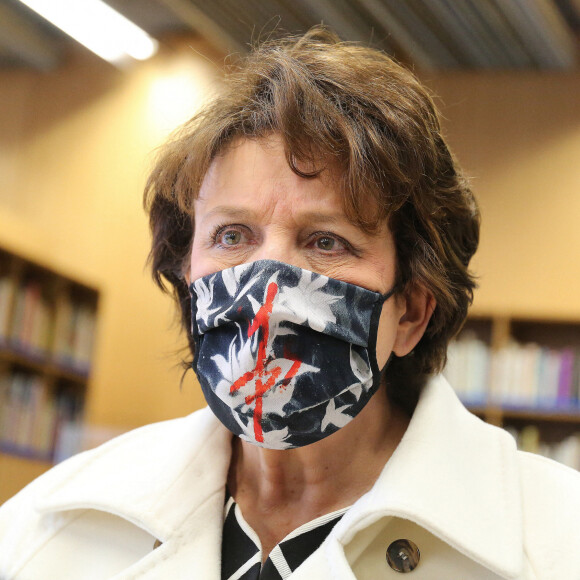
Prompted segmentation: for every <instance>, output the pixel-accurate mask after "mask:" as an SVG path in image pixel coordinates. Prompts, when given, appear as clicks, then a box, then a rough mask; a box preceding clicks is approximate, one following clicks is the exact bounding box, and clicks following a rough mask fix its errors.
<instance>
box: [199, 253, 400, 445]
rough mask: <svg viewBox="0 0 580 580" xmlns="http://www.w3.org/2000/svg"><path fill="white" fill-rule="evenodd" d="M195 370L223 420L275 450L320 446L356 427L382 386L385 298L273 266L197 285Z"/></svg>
mask: <svg viewBox="0 0 580 580" xmlns="http://www.w3.org/2000/svg"><path fill="white" fill-rule="evenodd" d="M190 290H191V296H192V332H193V337H194V341H195V359H194V361H193V368H194V370H195V372H196V374H197V377H198V379H199V382H200V383H201V387H202V390H203V393H204V396H205V399H206V401H207V403H208V405H209V407H210V408H211V410H212V411H213V412H214V414H215V415H216V416H217V417H218V419H220V421H221V422H222V423H223V424H224V425H225V426H226V427H227V428H228V429H229V430H230V431H232V432H233V433H234V434H235V435H238V436H239V437H241V438H242V439H244V440H246V441H249V442H250V443H254V444H256V445H259V446H261V447H266V448H269V449H290V448H293V447H302V446H304V445H308V444H309V443H314V442H316V441H319V440H320V439H323V438H324V437H327V436H328V435H331V434H332V433H334V432H335V431H337V430H338V429H340V428H341V427H344V425H346V424H347V423H348V422H349V421H351V420H352V419H353V418H354V417H356V415H357V414H358V413H360V411H361V410H362V409H363V407H364V406H365V405H366V403H367V402H368V401H369V399H370V398H371V397H372V395H373V394H374V393H375V392H376V390H377V389H378V387H379V384H380V376H381V371H380V369H379V368H378V366H377V360H376V342H377V331H378V325H379V317H380V314H381V309H382V306H383V303H384V301H385V300H387V299H388V298H389V297H390V296H392V294H393V291H394V290H391V291H390V292H389V293H387V294H385V295H382V294H379V293H377V292H372V291H370V290H366V289H365V288H361V287H360V286H355V285H353V284H348V283H346V282H342V281H340V280H334V279H332V278H327V277H326V276H322V275H320V274H315V273H313V272H309V271H308V270H303V269H301V268H297V267H295V266H290V265H288V264H284V263H282V262H276V261H274V260H260V261H258V262H253V263H250V264H242V265H240V266H235V267H234V268H229V269H227V270H223V271H221V272H216V273H215V274H211V275H209V276H205V277H203V278H199V279H198V280H196V281H195V282H193V283H192V284H191V286H190Z"/></svg>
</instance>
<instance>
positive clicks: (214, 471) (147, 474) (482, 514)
mask: <svg viewBox="0 0 580 580" xmlns="http://www.w3.org/2000/svg"><path fill="white" fill-rule="evenodd" d="M230 442H231V435H230V434H229V433H228V432H227V431H226V430H225V428H223V427H222V426H221V424H220V423H219V422H218V421H217V420H216V419H215V418H214V417H213V415H212V414H211V412H210V411H209V410H207V409H204V410H201V411H198V412H196V413H194V414H192V415H190V416H188V417H185V418H182V419H176V420H173V421H167V422H164V423H159V424H154V425H149V426H146V427H144V428H141V429H138V430H136V431H133V432H130V433H128V434H126V435H123V436H121V437H119V438H117V439H114V440H113V441H110V442H109V443H107V444H105V445H103V446H101V447H100V448H97V449H96V450H92V451H89V452H86V453H83V454H80V455H78V456H76V457H73V458H72V459H71V460H69V461H66V462H64V463H62V464H60V465H58V466H57V467H56V468H54V469H53V470H51V471H50V472H48V473H47V474H45V475H44V476H42V477H41V478H39V479H38V480H36V481H35V482H33V483H32V484H31V485H29V486H28V487H27V488H26V489H25V490H23V491H22V492H20V493H19V494H18V495H17V496H16V497H15V498H13V499H12V500H10V501H9V502H7V503H6V504H5V505H4V506H3V507H2V508H0V578H1V579H2V580H13V579H18V580H44V579H52V578H58V579H59V580H70V579H75V580H90V579H99V580H104V579H107V578H115V579H116V580H121V579H122V580H129V579H133V578H138V579H142V580H149V579H156V580H160V579H161V580H168V579H171V580H180V579H200V580H218V579H219V577H220V551H221V530H222V512H223V503H224V489H225V482H226V475H227V470H228V465H229V462H230ZM155 539H159V540H161V541H162V542H163V544H162V545H161V546H160V547H158V548H156V549H153V544H154V541H155ZM398 539H408V540H411V541H412V542H414V544H416V546H417V547H418V549H419V552H420V560H419V563H418V565H417V567H416V568H415V569H414V570H413V571H412V572H411V573H410V574H411V575H410V576H409V578H410V579H412V580H427V579H429V580H444V579H445V580H497V579H500V578H501V579H513V580H516V579H517V580H580V474H579V473H578V472H576V471H574V470H572V469H569V468H567V467H564V466H561V465H559V464H556V463H554V462H552V461H549V460H547V459H544V458H542V457H539V456H535V455H530V454H526V453H522V452H519V451H517V450H516V448H515V444H514V441H513V440H512V438H511V437H510V436H509V435H508V434H507V433H505V432H504V431H502V430H500V429H498V428H495V427H492V426H490V425H487V424H485V423H483V422H482V421H480V420H479V419H477V418H476V417H474V416H473V415H471V414H470V413H469V412H468V411H467V410H466V409H465V408H464V407H463V406H462V405H461V403H460V402H459V401H458V399H457V398H456V396H455V394H454V393H453V391H452V389H451V388H450V387H449V386H448V384H447V383H446V382H445V380H444V379H442V378H441V377H438V378H435V379H433V380H432V381H431V382H430V383H429V384H428V385H427V387H426V389H425V391H424V392H423V394H422V396H421V399H420V401H419V404H418V406H417V409H416V411H415V413H414V415H413V418H412V420H411V423H410V425H409V427H408V429H407V431H406V433H405V435H404V437H403V439H402V441H401V442H400V444H399V446H398V447H397V449H396V451H395V453H394V454H393V456H392V457H391V459H390V460H389V461H388V462H387V464H386V466H385V468H384V470H383V472H382V473H381V475H380V477H379V479H378V480H377V482H376V484H375V485H374V487H373V488H372V489H371V490H370V491H369V492H368V493H367V494H365V495H364V496H363V497H361V498H360V500H359V501H357V502H356V503H355V504H354V505H353V506H352V508H351V509H350V510H349V511H348V512H347V513H346V514H345V515H344V517H343V518H342V519H341V520H340V522H339V523H338V524H337V525H336V526H335V527H334V529H333V530H332V532H331V533H330V535H329V536H328V538H327V539H326V540H325V541H324V543H323V544H322V546H321V547H320V548H318V549H317V550H316V551H315V552H314V554H313V555H312V556H311V557H310V558H308V559H307V560H306V561H305V562H304V563H303V564H302V565H301V566H300V567H299V568H298V569H297V570H296V571H295V572H294V573H293V574H292V576H291V579H292V580H318V579H326V578H329V579H333V580H354V579H355V578H358V579H362V580H367V579H368V580H380V579H383V578H384V579H397V580H400V579H401V578H402V577H403V576H402V575H401V573H400V572H395V571H394V570H393V569H391V567H390V566H389V564H387V562H386V559H385V552H386V549H387V547H388V546H389V545H390V544H391V543H392V542H393V541H395V540H398Z"/></svg>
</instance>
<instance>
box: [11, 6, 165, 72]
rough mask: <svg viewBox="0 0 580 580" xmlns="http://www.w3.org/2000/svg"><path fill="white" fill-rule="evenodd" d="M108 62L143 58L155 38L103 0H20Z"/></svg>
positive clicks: (152, 50)
mask: <svg viewBox="0 0 580 580" xmlns="http://www.w3.org/2000/svg"><path fill="white" fill-rule="evenodd" d="M20 1H21V2H22V3H23V4H26V5H27V6H28V7H29V8H32V10H34V11H35V12H38V14H40V15H41V16H42V17H44V18H46V19H47V20H48V21H50V22H52V24H54V25H55V26H57V27H58V28H60V29H61V30H62V31H63V32H66V33H67V34H68V35H69V36H72V37H73V38H74V39H75V40H77V41H78V42H80V43H81V44H84V45H85V46H86V47H87V48H88V49H89V50H92V51H93V52H94V53H95V54H97V55H99V56H100V57H101V58H104V59H105V60H108V61H109V62H111V63H113V64H116V65H119V64H122V63H123V62H125V61H127V57H132V58H135V59H137V60H145V59H147V58H149V57H150V56H153V55H154V54H155V52H156V51H157V41H156V40H155V39H154V38H151V37H150V36H149V35H148V34H147V33H146V32H145V31H144V30H142V29H141V28H139V27H138V26H137V25H136V24H133V22H131V21H130V20H128V19H127V18H125V17H124V16H123V15H121V14H119V13H118V12H117V11H116V10H113V8H111V7H110V6H109V5H108V4H105V2H102V0H20Z"/></svg>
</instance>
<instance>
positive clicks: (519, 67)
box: [0, 0, 580, 502]
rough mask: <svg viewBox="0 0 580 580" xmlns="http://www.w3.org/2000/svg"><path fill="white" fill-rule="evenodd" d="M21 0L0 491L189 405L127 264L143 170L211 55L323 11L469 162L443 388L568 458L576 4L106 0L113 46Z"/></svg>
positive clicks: (579, 246)
mask: <svg viewBox="0 0 580 580" xmlns="http://www.w3.org/2000/svg"><path fill="white" fill-rule="evenodd" d="M35 4H38V5H39V4H45V5H46V4H49V5H50V6H51V7H52V8H53V10H52V12H53V14H52V16H53V17H54V18H55V19H56V20H59V26H62V27H64V28H65V29H66V30H68V34H67V33H65V32H63V31H62V30H61V29H60V28H58V27H57V26H55V25H54V24H51V23H49V22H48V21H47V20H46V19H45V18H44V17H42V16H40V15H39V14H38V13H37V12H36V10H38V9H39V8H38V6H35ZM30 5H31V6H32V7H29V6H25V5H24V4H23V3H21V2H19V1H18V0H0V502H2V501H4V500H5V499H7V498H8V497H9V496H10V495H11V494H13V493H15V492H16V491H17V490H18V489H20V488H21V487H22V486H23V485H25V484H26V483H27V482H28V481H30V480H31V479H32V478H33V477H35V476H36V475H38V474H40V473H42V471H44V470H46V469H48V468H49V467H50V466H51V465H52V464H53V463H54V462H55V461H59V460H61V459H62V458H64V457H66V456H68V455H70V454H72V453H75V452H77V451H79V450H81V449H84V448H88V447H91V446H93V445H96V444H98V443H100V442H102V441H105V440H107V439H108V438H110V437H112V436H114V435H116V434H118V433H121V432H123V431H126V430H128V429H131V428H134V427H137V426H140V425H143V424H145V423H150V422H153V421H160V420H164V419H170V418H173V417H177V416H181V415H185V414H187V413H190V412H191V411H193V410H195V409H197V408H199V407H200V406H202V405H203V398H202V395H201V392H200V391H199V388H198V386H197V385H196V383H195V380H194V378H193V373H191V372H190V373H188V374H187V375H186V376H185V379H184V380H183V383H181V379H182V375H183V369H182V368H181V367H180V364H179V363H180V360H181V355H182V353H181V352H180V350H181V349H182V348H183V339H182V337H180V335H179V332H178V327H177V324H176V321H175V317H174V312H173V305H172V303H171V301H170V299H169V298H168V297H167V296H163V295H162V294H161V293H160V292H159V290H158V289H157V288H156V287H154V285H153V283H152V281H151V279H150V276H149V274H148V271H147V269H146V265H145V264H146V259H147V254H148V244H149V234H148V225H147V220H146V216H145V214H144V212H143V210H142V201H141V197H142V191H143V186H144V182H145V179H146V176H147V171H148V168H149V167H150V166H151V164H152V161H153V159H154V155H155V149H156V147H158V146H159V145H160V144H161V143H163V141H164V140H165V139H166V138H167V136H168V135H169V133H170V132H171V130H172V129H174V128H175V127H176V126H177V125H179V124H180V123H182V122H184V121H185V120H187V119H188V118H190V117H191V116H192V115H193V114H194V113H195V111H196V110H197V109H198V108H199V107H200V106H201V105H202V104H203V102H204V101H206V100H207V99H209V98H211V96H212V95H213V94H215V93H216V92H217V91H219V86H220V79H221V78H222V75H223V67H224V59H226V56H227V55H229V54H234V55H240V54H243V53H245V52H246V51H247V50H248V49H249V47H250V46H251V45H252V44H255V43H256V42H258V41H260V40H263V39H265V38H269V37H272V36H278V35H281V34H284V33H288V32H290V33H299V32H303V31H305V30H307V29H308V28H309V27H310V26H312V25H314V24H317V23H321V22H323V23H325V24H327V25H329V26H330V27H332V28H333V29H334V30H335V31H336V32H337V33H338V34H339V35H340V36H341V37H342V38H343V39H345V40H353V41H359V42H363V43H365V44H369V45H372V46H375V47H378V48H380V49H383V50H385V51H387V52H389V53H390V54H392V55H394V56H395V57H396V58H397V59H399V60H400V61H402V62H403V63H404V64H406V65H407V66H409V67H410V68H411V69H413V70H414V71H415V73H416V74H417V75H418V76H419V77H420V79H421V80H422V81H423V82H424V83H425V84H426V85H427V86H428V87H430V89H431V90H432V92H433V94H434V95H435V98H436V102H437V104H438V106H439V108H440V110H441V111H442V114H443V124H444V132H445V135H446V136H447V139H448V142H449V143H450V146H451V148H452V149H453V151H454V152H455V154H456V155H457V157H458V158H459V160H460V162H461V164H462V166H463V167H464V168H465V170H466V173H467V174H468V175H469V176H470V177H471V178H472V185H473V189H474V191H475V192H476V195H477V196H478V199H479V202H480V205H481V211H482V215H483V228H482V239H481V247H480V250H479V251H478V253H477V255H476V258H475V260H474V265H473V266H474V270H475V272H476V273H477V274H478V276H479V284H480V288H479V289H478V290H477V293H476V298H475V304H474V307H473V313H472V316H471V317H470V320H469V322H468V323H467V325H466V327H465V329H464V331H463V332H462V334H461V335H460V337H459V338H458V340H457V341H456V342H455V343H454V344H453V346H452V348H451V350H450V363H449V366H448V369H447V371H446V372H447V374H448V376H449V378H450V379H451V381H452V383H453V385H454V386H455V388H456V389H457V391H458V393H459V394H460V396H461V397H462V398H463V399H464V400H465V401H466V403H467V404H469V405H470V406H471V407H472V409H473V410H474V412H476V413H477V414H479V415H480V416H481V417H482V418H483V419H485V420H487V421H490V422H492V423H494V424H497V425H500V426H503V427H505V428H507V429H509V430H511V431H512V432H513V433H514V435H515V436H516V437H518V439H519V443H520V445H521V446H522V447H524V448H526V449H529V450H532V451H537V452H541V453H545V454H549V455H551V456H553V457H555V458H556V459H558V460H560V461H563V462H565V463H568V464H570V465H573V466H575V467H576V468H578V467H580V444H579V438H578V436H577V432H580V406H579V404H578V400H579V392H578V391H579V389H580V299H579V297H578V289H579V287H580V98H579V97H580V68H579V56H580V49H579V34H580V0H460V1H455V2H452V1H450V0H403V1H401V0H293V1H290V0H276V1H273V0H271V1H260V0H238V1H236V2H233V1H231V0H212V1H209V0H109V1H108V4H107V5H108V6H110V7H112V8H114V9H116V10H117V11H118V12H119V13H121V14H122V15H123V16H124V17H126V18H127V19H129V20H130V21H131V22H132V23H134V24H136V25H137V26H139V27H140V28H141V29H142V31H143V32H138V31H135V29H133V28H130V29H129V32H122V33H121V38H122V39H124V40H122V41H121V44H122V46H116V45H114V36H115V32H116V31H117V28H118V26H117V24H115V23H106V22H104V21H101V20H100V13H99V12H98V9H97V8H93V7H91V5H90V2H89V1H88V0H72V2H71V0H68V1H67V0H63V1H62V3H61V0H53V1H51V2H38V1H37V2H36V3H35V2H33V1H32V0H31V2H30ZM105 12H108V11H107V10H105ZM73 16H79V17H80V18H81V20H82V18H83V16H84V17H85V19H86V18H87V16H88V27H87V26H85V30H84V32H83V33H80V32H79V33H78V34H77V33H76V32H73V31H72V29H71V28H70V27H71V26H73V25H74V23H73V24H71V21H72V19H73ZM63 17H64V18H63ZM69 34H73V35H75V37H76V38H81V37H82V34H86V35H87V37H88V41H87V43H88V44H89V45H90V47H91V50H89V49H88V48H86V47H85V46H83V45H81V44H80V43H79V42H78V41H77V40H74V39H73V38H72V37H71V36H69ZM133 37H134V38H135V40H136V42H137V48H133V47H129V46H125V44H126V42H125V41H126V40H127V39H128V38H133ZM124 43H125V44H124ZM93 51H95V52H96V53H95V52H93ZM233 60H235V56H233V57H229V61H230V62H231V61H233Z"/></svg>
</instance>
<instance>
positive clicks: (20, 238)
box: [0, 41, 219, 429]
mask: <svg viewBox="0 0 580 580" xmlns="http://www.w3.org/2000/svg"><path fill="white" fill-rule="evenodd" d="M191 44H192V43H191V42H189V43H186V44H177V45H174V46H172V47H168V46H165V47H164V49H163V51H162V53H161V54H160V55H159V56H157V57H155V58H154V59H152V60H151V61H148V62H146V63H138V64H137V65H136V66H135V67H133V68H132V69H131V70H127V71H118V70H116V69H114V68H113V67H111V66H110V65H109V64H107V63H105V62H101V61H100V60H99V59H97V58H96V57H93V56H92V55H90V54H88V53H86V52H85V51H81V49H79V52H78V53H77V54H74V55H72V56H71V59H70V61H69V62H68V64H67V65H66V66H64V67H62V68H61V69H59V70H58V71H56V72H53V73H51V74H49V75H41V74H38V73H32V72H22V71H2V72H1V73H0V75H1V76H0V127H2V131H1V132H0V244H3V245H6V246H9V247H12V248H13V249H14V250H16V251H19V252H22V253H24V254H26V255H29V256H30V257H32V258H34V259H37V260H40V261H42V262H46V263H48V264H51V265H52V266H53V267H55V268H58V269H61V270H63V271H64V272H65V273H68V274H69V275H72V276H74V277H77V278H80V279H81V280H84V281H86V282H88V283H92V284H95V285H96V286H97V287H99V288H100V290H101V292H102V300H101V303H100V316H99V327H98V337H97V345H96V352H95V365H94V376H93V380H92V384H91V385H90V389H91V394H90V400H89V406H88V418H89V420H90V422H91V423H94V424H99V425H111V426H114V427H118V428H121V429H123V428H129V427H133V426H136V425H140V424H142V423H146V422H149V421H156V420H161V419H165V418H170V417H174V416H178V415H183V414H186V413H188V412H190V411H191V410H193V409H195V408H197V407H199V406H200V405H201V404H202V398H201V395H200V393H199V390H198V388H197V386H196V385H194V381H193V374H192V373H189V375H188V378H187V380H186V381H185V383H184V385H183V387H182V388H181V389H180V379H181V375H182V370H181V369H180V368H178V367H177V363H178V362H179V360H180V357H179V356H178V355H177V351H178V350H179V349H180V347H181V346H182V340H180V339H178V333H177V330H176V326H175V324H174V317H173V307H172V304H171V302H170V300H169V299H168V298H167V297H166V296H163V295H162V294H161V293H160V292H159V290H157V289H156V287H155V286H154V285H153V283H152V282H151V280H150V276H149V274H148V272H147V270H146V269H145V262H146V258H147V253H148V243H149V234H148V226H147V220H146V217H145V215H144V212H143V210H142V205H141V203H142V202H141V195H142V190H143V185H144V181H145V178H146V174H147V168H148V166H150V164H151V162H152V158H153V151H154V148H155V147H157V146H158V145H159V144H160V143H161V142H162V141H163V140H164V139H165V137H166V135H167V133H168V132H169V131H170V130H171V129H173V128H175V126H176V125H177V124H179V123H181V122H182V121H184V120H185V119H187V118H189V117H190V116H191V115H192V113H193V112H194V111H195V109H196V108H197V107H198V106H199V104H200V102H202V101H203V99H204V98H206V96H207V94H208V92H211V91H213V90H214V88H215V83H216V80H215V79H216V78H219V74H218V73H219V69H218V68H217V67H216V66H214V65H213V64H212V63H211V61H210V60H209V58H203V57H201V56H200V55H199V54H198V53H197V52H196V50H202V51H204V52H205V53H206V54H210V56H211V52H210V51H209V49H208V48H207V47H204V46H203V45H200V44H199V43H197V44H195V41H193V44H194V46H193V48H190V45H191ZM218 62H219V58H218Z"/></svg>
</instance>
